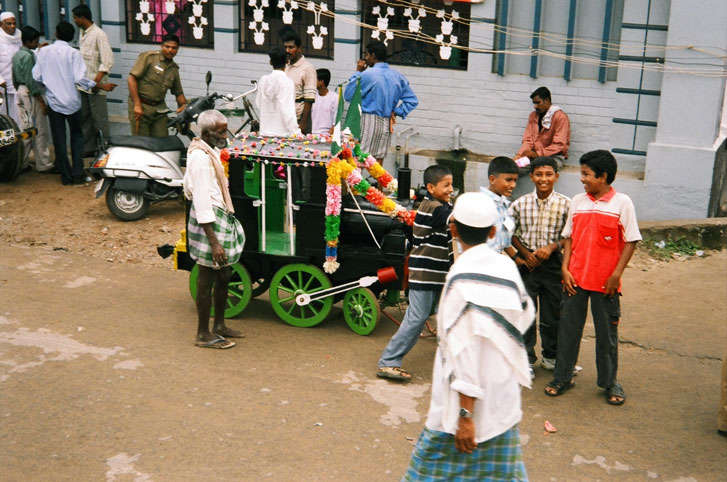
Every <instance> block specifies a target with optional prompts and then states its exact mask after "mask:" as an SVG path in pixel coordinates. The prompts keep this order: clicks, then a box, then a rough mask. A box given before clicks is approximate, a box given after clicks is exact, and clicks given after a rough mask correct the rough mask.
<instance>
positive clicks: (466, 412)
mask: <svg viewBox="0 0 727 482" xmlns="http://www.w3.org/2000/svg"><path fill="white" fill-rule="evenodd" d="M459 416H460V417H462V418H474V417H475V414H474V413H472V412H470V411H469V410H467V409H466V408H460V409H459Z"/></svg>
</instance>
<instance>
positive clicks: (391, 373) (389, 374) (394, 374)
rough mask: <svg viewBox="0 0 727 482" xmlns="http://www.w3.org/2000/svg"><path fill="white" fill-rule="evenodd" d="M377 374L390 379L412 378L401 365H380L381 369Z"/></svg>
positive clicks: (404, 379)
mask: <svg viewBox="0 0 727 482" xmlns="http://www.w3.org/2000/svg"><path fill="white" fill-rule="evenodd" d="M376 376H377V377H379V378H388V379H390V380H401V381H407V382H408V381H409V380H411V375H410V374H409V373H408V372H407V371H406V370H402V369H401V368H400V367H380V368H379V371H378V372H376Z"/></svg>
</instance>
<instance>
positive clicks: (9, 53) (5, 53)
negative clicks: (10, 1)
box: [0, 12, 23, 125]
mask: <svg viewBox="0 0 727 482" xmlns="http://www.w3.org/2000/svg"><path fill="white" fill-rule="evenodd" d="M22 45H23V43H22V40H21V38H20V32H19V31H18V30H17V28H16V24H15V14H14V13H13V12H3V13H1V14H0V89H3V90H2V92H3V93H7V98H6V99H5V103H6V104H5V105H4V106H2V110H3V111H4V112H9V113H10V117H12V118H13V120H14V121H15V123H16V124H18V125H20V116H19V115H18V106H17V105H16V104H15V86H14V85H13V55H15V52H17V51H18V50H20V47H21V46H22Z"/></svg>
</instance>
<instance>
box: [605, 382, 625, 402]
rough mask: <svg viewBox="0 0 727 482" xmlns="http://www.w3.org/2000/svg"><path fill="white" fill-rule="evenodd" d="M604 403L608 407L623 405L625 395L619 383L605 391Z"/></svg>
mask: <svg viewBox="0 0 727 482" xmlns="http://www.w3.org/2000/svg"><path fill="white" fill-rule="evenodd" d="M606 401H607V402H608V403H609V404H610V405H623V404H624V402H625V401H626V394H625V393H624V389H623V387H622V386H621V384H620V383H616V384H614V385H613V386H612V387H611V388H609V389H608V390H606Z"/></svg>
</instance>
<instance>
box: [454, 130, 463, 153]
mask: <svg viewBox="0 0 727 482" xmlns="http://www.w3.org/2000/svg"><path fill="white" fill-rule="evenodd" d="M453 136H454V150H455V151H459V150H460V149H462V126H461V125H459V124H457V125H456V126H454V133H453Z"/></svg>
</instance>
